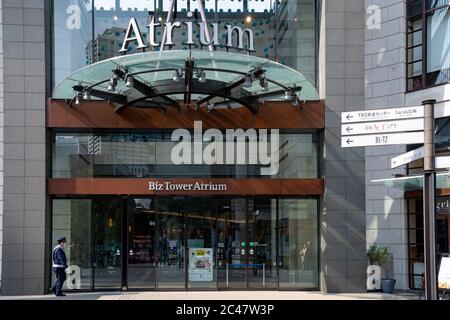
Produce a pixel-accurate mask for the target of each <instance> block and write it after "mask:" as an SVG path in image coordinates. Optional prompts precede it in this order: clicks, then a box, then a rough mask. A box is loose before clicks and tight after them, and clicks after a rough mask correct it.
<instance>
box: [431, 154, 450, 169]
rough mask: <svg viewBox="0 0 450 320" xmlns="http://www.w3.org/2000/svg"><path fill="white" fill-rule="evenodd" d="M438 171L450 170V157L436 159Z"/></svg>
mask: <svg viewBox="0 0 450 320" xmlns="http://www.w3.org/2000/svg"><path fill="white" fill-rule="evenodd" d="M434 163H435V166H436V169H447V168H450V157H449V156H447V157H436V160H435V162H434Z"/></svg>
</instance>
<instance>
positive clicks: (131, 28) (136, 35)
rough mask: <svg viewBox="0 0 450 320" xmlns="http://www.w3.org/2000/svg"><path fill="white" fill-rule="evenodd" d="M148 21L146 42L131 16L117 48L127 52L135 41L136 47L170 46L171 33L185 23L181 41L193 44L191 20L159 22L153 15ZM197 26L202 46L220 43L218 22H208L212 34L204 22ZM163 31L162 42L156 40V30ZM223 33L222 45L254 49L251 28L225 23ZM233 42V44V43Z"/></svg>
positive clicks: (185, 43)
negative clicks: (183, 35) (120, 46)
mask: <svg viewBox="0 0 450 320" xmlns="http://www.w3.org/2000/svg"><path fill="white" fill-rule="evenodd" d="M193 16H194V15H193V13H192V12H188V13H187V17H188V19H192V18H193ZM149 20H150V23H149V24H148V25H147V26H146V27H147V29H148V32H147V43H146V42H145V41H144V38H143V37H142V33H141V31H140V27H139V24H138V22H137V20H136V18H131V19H130V21H129V23H128V27H127V30H126V32H125V38H124V40H123V42H122V48H121V49H120V50H119V52H127V51H128V44H129V43H130V42H134V41H136V42H137V47H136V49H145V48H148V47H160V46H166V45H167V46H172V45H174V43H173V33H174V32H175V30H176V29H179V28H181V26H182V25H185V26H186V28H187V31H186V32H183V34H185V39H184V41H183V44H184V45H194V44H195V43H194V22H193V21H190V20H188V21H183V22H181V21H170V22H165V23H160V22H156V21H155V16H150V17H149ZM196 24H197V25H198V26H199V28H200V32H199V42H200V44H201V45H203V46H211V45H212V46H219V45H221V43H220V41H219V38H220V37H219V36H220V35H219V24H218V23H216V22H213V23H209V24H210V25H211V26H212V35H210V33H209V28H207V27H206V25H207V23H206V22H197V23H196ZM161 28H162V31H163V33H162V34H163V35H165V36H163V37H162V41H163V42H164V43H163V44H161V43H159V42H157V40H156V32H157V29H158V30H159V29H161ZM223 32H224V33H225V43H224V45H225V46H226V47H227V48H236V49H240V50H247V51H256V50H255V45H254V35H253V30H252V29H248V28H244V29H242V28H241V27H239V26H232V25H229V24H227V25H225V30H224V31H223ZM244 35H246V39H247V47H246V48H244ZM235 37H236V41H233V39H234V38H235ZM234 43H235V44H234Z"/></svg>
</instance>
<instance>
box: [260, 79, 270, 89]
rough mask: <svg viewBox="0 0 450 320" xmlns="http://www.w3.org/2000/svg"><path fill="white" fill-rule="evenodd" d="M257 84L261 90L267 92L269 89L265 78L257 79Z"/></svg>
mask: <svg viewBox="0 0 450 320" xmlns="http://www.w3.org/2000/svg"><path fill="white" fill-rule="evenodd" d="M259 85H260V86H261V88H262V91H264V92H267V91H269V82H268V81H267V80H266V79H261V80H260V81H259Z"/></svg>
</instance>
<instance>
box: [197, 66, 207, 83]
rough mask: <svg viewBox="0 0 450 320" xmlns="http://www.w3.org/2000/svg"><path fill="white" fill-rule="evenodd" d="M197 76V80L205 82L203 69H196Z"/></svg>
mask: <svg viewBox="0 0 450 320" xmlns="http://www.w3.org/2000/svg"><path fill="white" fill-rule="evenodd" d="M197 78H198V81H199V82H202V83H203V82H206V73H205V70H203V69H200V70H198V71H197Z"/></svg>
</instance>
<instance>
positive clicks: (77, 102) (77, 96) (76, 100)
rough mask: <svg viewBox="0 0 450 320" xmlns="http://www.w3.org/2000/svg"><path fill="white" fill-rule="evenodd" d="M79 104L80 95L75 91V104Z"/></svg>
mask: <svg viewBox="0 0 450 320" xmlns="http://www.w3.org/2000/svg"><path fill="white" fill-rule="evenodd" d="M80 104H81V95H80V94H79V93H77V95H76V96H75V105H76V106H79V105H80Z"/></svg>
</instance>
